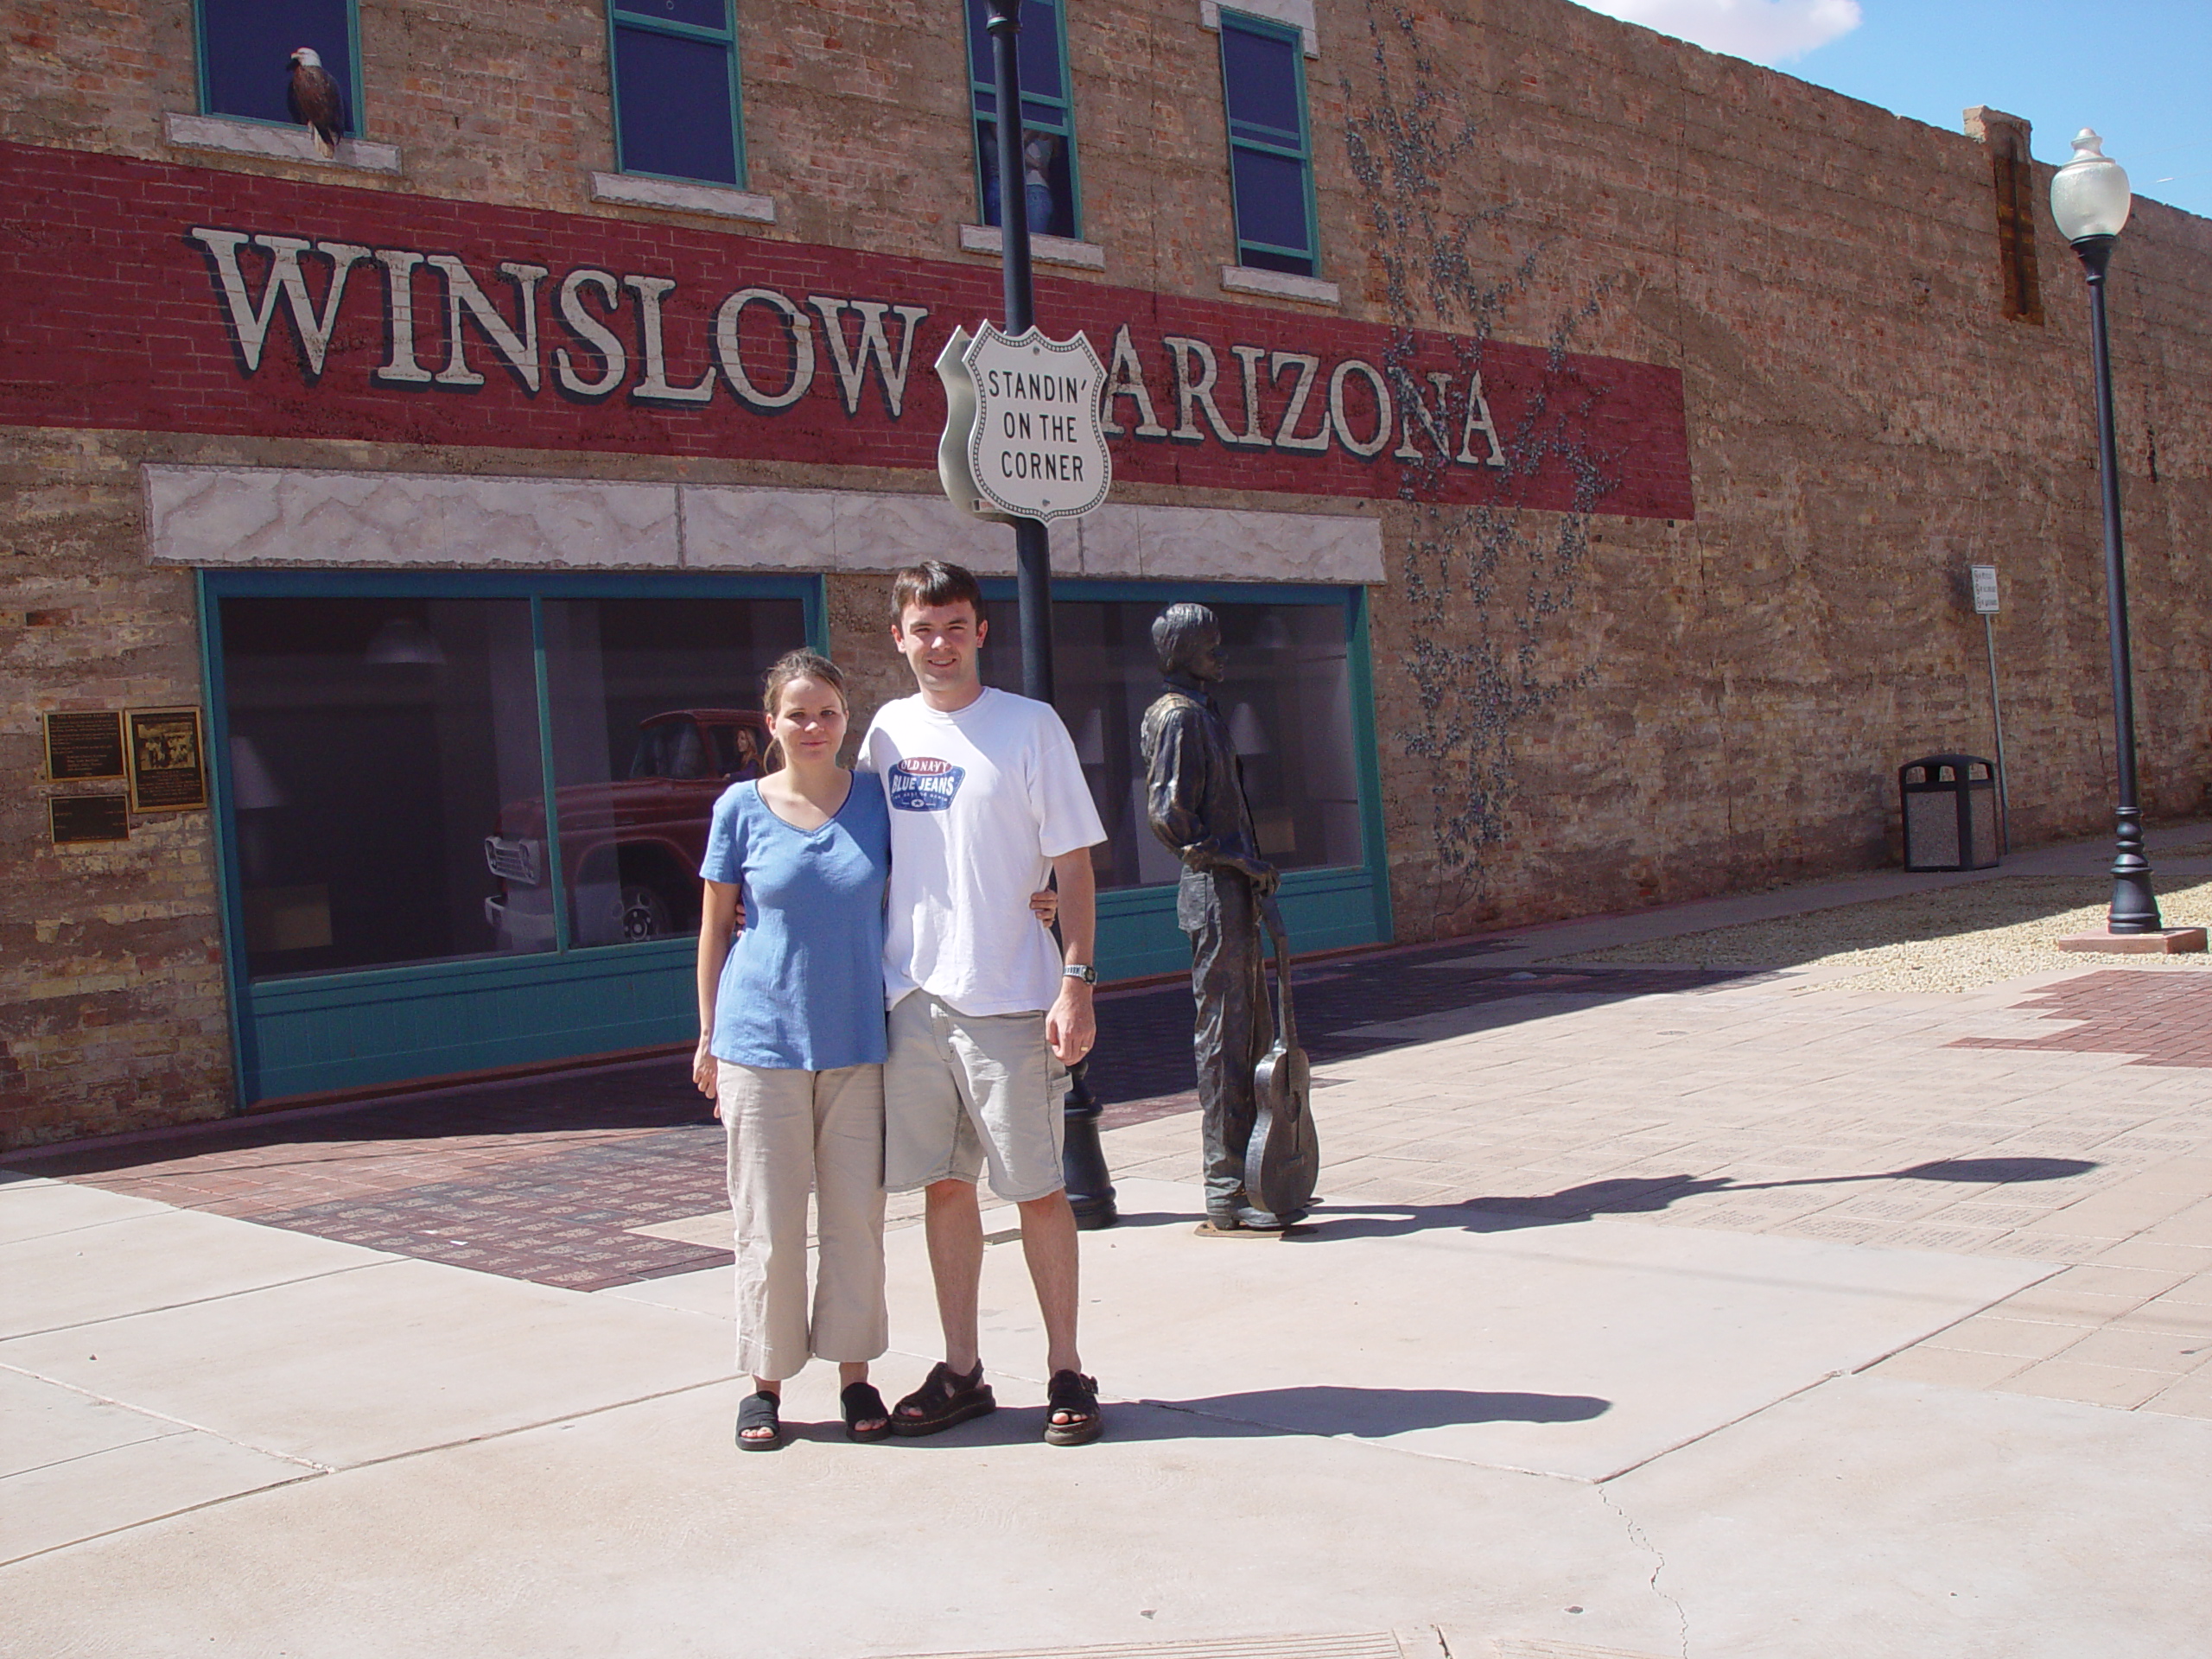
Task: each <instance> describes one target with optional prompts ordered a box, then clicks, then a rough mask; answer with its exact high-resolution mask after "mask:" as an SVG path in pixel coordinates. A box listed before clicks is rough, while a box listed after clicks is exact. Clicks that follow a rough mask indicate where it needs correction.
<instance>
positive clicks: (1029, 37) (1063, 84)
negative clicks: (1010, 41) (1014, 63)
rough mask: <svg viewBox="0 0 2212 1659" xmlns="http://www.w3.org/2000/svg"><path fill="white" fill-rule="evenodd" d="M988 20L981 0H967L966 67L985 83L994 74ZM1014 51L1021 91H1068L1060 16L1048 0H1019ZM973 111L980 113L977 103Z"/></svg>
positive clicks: (1057, 93)
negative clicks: (1018, 67)
mask: <svg viewBox="0 0 2212 1659" xmlns="http://www.w3.org/2000/svg"><path fill="white" fill-rule="evenodd" d="M990 20H991V9H990V7H989V6H988V5H987V4H986V3H985V0H968V67H969V73H972V74H973V75H974V77H975V78H976V80H977V81H978V82H980V83H981V84H982V85H983V86H989V85H991V84H992V82H994V81H995V79H997V78H998V71H997V69H996V67H995V64H996V60H995V59H994V58H993V57H992V55H991V33H990ZM1017 52H1018V54H1019V58H1020V76H1021V90H1022V91H1023V92H1036V93H1042V94H1043V95H1044V96H1045V97H1046V98H1058V99H1065V97H1066V96H1067V95H1068V88H1067V74H1066V72H1065V70H1064V69H1063V68H1062V67H1061V64H1060V20H1059V19H1058V17H1057V16H1055V15H1054V9H1053V7H1052V5H1051V4H1050V3H1048V0H1023V4H1022V8H1021V33H1020V35H1019V36H1018V37H1017ZM977 113H978V114H981V113H982V109H981V107H980V106H979V107H978V109H977Z"/></svg>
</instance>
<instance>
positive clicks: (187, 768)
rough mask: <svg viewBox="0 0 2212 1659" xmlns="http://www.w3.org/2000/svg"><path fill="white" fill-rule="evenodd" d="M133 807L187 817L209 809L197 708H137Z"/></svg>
mask: <svg viewBox="0 0 2212 1659" xmlns="http://www.w3.org/2000/svg"><path fill="white" fill-rule="evenodd" d="M128 718H129V721H130V807H131V810H133V811H135V812H188V811H190V810H193V809H194V807H201V806H205V805H207V753H206V750H205V748H204V747H203V746H202V745H201V743H200V711H199V710H198V709H132V710H131V711H130V715H129V716H128Z"/></svg>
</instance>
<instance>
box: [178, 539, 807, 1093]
mask: <svg viewBox="0 0 2212 1659" xmlns="http://www.w3.org/2000/svg"><path fill="white" fill-rule="evenodd" d="M194 575H195V578H196V593H197V600H198V607H199V613H200V673H201V683H203V684H204V685H205V686H206V687H207V755H208V761H209V766H208V772H209V784H210V791H209V801H208V804H209V807H210V809H211V810H212V813H213V820H214V825H213V827H214V831H215V833H214V836H213V840H214V853H215V869H216V879H217V884H218V891H219V894H220V902H219V922H220V925H221V931H222V937H223V974H224V981H225V988H226V991H227V993H228V995H227V1001H228V1003H229V1007H230V1034H231V1052H232V1066H233V1070H232V1075H233V1077H234V1078H235V1080H236V1090H237V1100H238V1105H239V1106H240V1107H241V1108H244V1107H247V1106H251V1105H252V1104H254V1103H256V1102H257V1101H261V1100H264V1099H270V1098H275V1097H289V1096H297V1095H309V1094H317V1093H322V1092H327V1091H329V1090H347V1089H360V1088H367V1087H372V1086H374V1085H377V1084H387V1083H399V1082H404V1081H408V1080H410V1079H413V1078H416V1077H437V1076H447V1075H451V1074H454V1073H461V1072H467V1071H481V1070H486V1069H493V1068H498V1067H502V1066H512V1065H526V1064H532V1063H535V1062H537V1061H541V1060H546V1059H560V1058H581V1057H582V1056H584V1055H588V1054H594V1053H604V1052H609V1051H613V1050H620V1049H624V1048H636V1047H650V1046H657V1045H660V1044H666V1043H676V1042H688V1041H690V1040H691V1039H692V1038H693V1037H694V1036H695V1035H696V1029H697V1010H696V1003H695V1001H694V1000H693V996H694V993H693V964H694V963H695V961H696V956H697V950H698V946H697V943H696V940H694V939H691V938H676V939H666V940H651V941H645V942H640V943H638V944H600V945H580V944H575V943H573V942H572V941H571V940H570V938H569V931H568V922H567V906H566V905H565V903H563V902H562V897H563V895H562V893H561V889H560V887H559V885H558V884H559V883H560V881H561V862H560V840H559V834H560V830H559V814H558V812H557V810H556V811H554V812H552V813H549V815H548V828H547V842H548V849H547V851H548V863H549V864H550V871H549V876H550V879H551V880H553V881H554V882H555V883H556V887H555V890H554V899H555V902H554V906H553V911H554V915H555V918H556V925H557V927H558V935H557V938H556V945H555V948H554V949H553V950H544V951H532V952H530V953H528V954H526V955H517V956H489V957H455V958H453V959H451V960H448V961H440V962H431V963H410V964H407V965H405V966H402V967H394V968H364V969H340V970H338V971H336V972H333V973H328V974H315V975H302V976H296V977H285V978H281V979H274V980H264V981H260V982H255V981H253V980H251V979H250V978H249V977H248V976H247V974H246V971H245V967H246V955H245V950H246V946H245V938H246V934H245V897H244V893H243V888H242V884H241V882H240V880H239V871H238V868H237V860H236V849H237V846H238V819H237V814H236V808H235V805H234V804H233V800H232V795H233V779H232V776H231V765H230V753H231V750H230V718H229V710H230V704H229V697H228V695H227V690H226V684H225V681H224V673H223V639H222V613H221V608H220V607H221V601H223V600H226V599H247V598H251V599H264V598H311V599H384V598H402V599H526V600H528V601H530V602H531V636H532V639H533V642H534V646H535V649H534V652H533V654H534V657H535V661H536V672H537V719H538V746H539V760H540V766H541V768H542V772H543V788H544V791H545V797H544V798H545V799H546V800H547V801H548V802H549V803H552V802H555V801H556V800H557V794H556V780H555V779H554V776H553V745H552V741H551V734H550V722H551V709H550V702H549V700H548V698H547V696H546V653H545V645H544V630H543V618H542V609H543V603H544V602H545V601H549V600H564V599H684V598H702V599H781V600H791V599H796V600H798V601H799V602H800V606H801V616H802V619H803V620H802V626H803V627H804V632H805V635H806V639H807V642H808V644H809V645H811V646H812V647H813V648H814V649H815V650H817V651H823V652H826V651H827V650H828V648H829V607H828V602H827V594H826V591H825V586H824V583H823V578H822V577H820V576H818V575H796V576H768V575H759V576H756V575H683V574H675V573H671V574H666V575H648V576H637V575H618V574H605V575H600V574H588V573H576V574H570V573H566V572H550V571H549V572H543V573H539V572H532V571H499V572H484V573H480V574H479V573H471V572H458V571H429V570H426V571H416V572H400V571H393V572H382V571H378V572H370V571H329V570H205V569H203V570H199V571H197V572H195V573H194ZM441 1000H445V1001H448V1003H451V1004H453V1005H454V1006H461V1007H477V1008H482V1009H485V1010H487V1011H491V1012H490V1013H489V1015H488V1018H489V1024H488V1025H486V1026H484V1027H483V1028H481V1029H479V1028H477V1026H476V1025H474V1024H472V1023H471V1022H469V1021H467V1020H462V1021H457V1022H454V1023H458V1024H461V1025H464V1026H468V1027H469V1034H468V1035H467V1037H466V1038H465V1039H462V1040H461V1041H459V1042H457V1043H454V1044H450V1045H448V1046H446V1047H444V1048H441V1049H437V1050H435V1052H437V1053H438V1054H440V1055H441V1056H442V1057H444V1058H439V1059H436V1060H434V1061H430V1062H428V1067H429V1069H425V1062H423V1060H422V1059H420V1058H416V1057H418V1056H420V1055H422V1054H423V1053H426V1052H433V1051H431V1050H429V1049H427V1048H419V1047H418V1048H417V1049H415V1050H406V1049H395V1048H393V1047H391V1040H392V1039H391V1033H393V1032H395V1031H409V1032H411V1031H412V1030H413V1029H415V1028H416V1027H417V1026H418V1025H419V1024H421V1023H423V1018H424V1016H425V1015H426V1014H429V1013H432V1012H435V1005H436V1004H437V1003H438V1002H439V1001H441ZM518 1008H526V1009H528V1010H529V1011H530V1013H531V1014H533V1015H536V1016H538V1019H537V1025H538V1028H537V1029H502V1028H499V1025H498V1019H499V1012H500V1011H512V1010H515V1009H518ZM594 1022H595V1023H594ZM609 1033H611V1035H610V1034H609ZM380 1045H381V1046H380Z"/></svg>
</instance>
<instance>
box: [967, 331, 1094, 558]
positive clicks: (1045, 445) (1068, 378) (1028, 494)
mask: <svg viewBox="0 0 2212 1659" xmlns="http://www.w3.org/2000/svg"><path fill="white" fill-rule="evenodd" d="M937 372H938V378H941V379H942V380H943V381H944V392H945V398H944V401H945V426H944V437H943V438H942V439H941V440H940V441H939V442H938V476H939V477H940V478H941V479H942V480H944V493H945V494H946V495H947V496H948V497H949V498H950V499H951V500H952V502H953V503H954V505H957V506H958V507H960V508H961V509H962V510H963V512H969V513H970V514H972V515H974V516H975V517H976V518H991V519H996V520H999V521H1001V522H1011V521H1012V520H1014V519H1015V518H1042V519H1051V518H1078V517H1080V516H1081V515H1082V514H1084V513H1086V512H1090V510H1091V509H1092V508H1094V507H1096V506H1097V505H1099V503H1101V502H1102V501H1103V500H1105V499H1106V493H1107V491H1108V490H1109V488H1111V487H1112V485H1113V482H1114V458H1113V454H1112V452H1111V451H1109V449H1108V448H1106V433H1105V429H1104V422H1103V417H1102V416H1101V415H1100V412H1099V394H1100V393H1101V392H1102V391H1103V390H1104V387H1105V383H1106V367H1105V365H1104V364H1103V363H1101V362H1100V361H1099V360H1098V353H1096V351H1094V350H1092V349H1091V345H1090V340H1088V339H1086V338H1085V337H1084V335H1082V334H1077V335H1076V336H1075V337H1074V338H1073V339H1071V340H1049V339H1047V338H1046V336H1045V334H1043V333H1042V332H1041V331H1040V330H1039V329H1036V328H1031V329H1029V330H1027V332H1025V333H1023V334H1017V335H1014V336H1011V337H1009V336H1007V335H1006V334H1001V333H1000V332H999V330H998V329H997V328H996V327H993V326H992V325H991V324H989V323H988V322H987V323H985V324H984V325H983V326H982V328H981V329H980V330H978V331H977V332H976V334H974V335H972V336H971V335H969V334H968V333H967V331H966V330H964V329H955V330H954V331H953V335H952V338H951V340H950V341H949V342H947V344H946V346H945V348H944V351H943V352H942V353H939V354H938V360H937Z"/></svg>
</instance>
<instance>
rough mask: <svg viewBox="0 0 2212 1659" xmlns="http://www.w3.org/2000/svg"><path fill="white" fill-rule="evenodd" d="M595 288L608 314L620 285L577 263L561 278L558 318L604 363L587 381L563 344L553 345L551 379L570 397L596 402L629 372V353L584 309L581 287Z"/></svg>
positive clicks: (616, 301)
mask: <svg viewBox="0 0 2212 1659" xmlns="http://www.w3.org/2000/svg"><path fill="white" fill-rule="evenodd" d="M587 288H595V289H598V290H599V296H600V300H601V303H603V304H604V305H605V306H606V307H607V310H608V311H609V312H610V313H611V312H613V310H615V309H616V308H618V307H620V305H621V303H622V285H621V283H618V282H616V281H615V280H614V273H613V272H612V271H607V270H592V269H591V267H589V266H588V265H580V266H578V267H577V268H576V269H575V270H572V271H570V272H569V274H568V275H567V276H566V277H563V278H562V279H561V321H563V323H564V324H566V325H567V326H568V327H569V332H571V333H572V334H575V337H576V338H577V339H578V340H582V341H583V343H584V344H585V345H587V346H590V347H591V349H592V350H593V351H594V353H597V355H598V357H599V360H600V362H601V365H603V366H602V368H601V372H600V376H599V378H598V379H596V380H587V379H585V378H583V376H582V375H581V374H578V373H577V372H576V368H575V359H574V358H572V357H571V356H570V355H569V348H568V347H567V346H555V347H554V348H553V378H554V380H555V382H556V384H557V385H559V386H560V388H561V390H562V391H565V392H567V393H568V394H569V396H570V397H582V398H585V399H587V400H588V401H593V402H596V401H597V400H598V399H600V398H601V397H606V396H607V394H608V393H609V392H611V391H613V390H614V388H615V387H617V386H619V385H621V384H622V378H623V376H625V375H626V374H627V373H629V372H630V354H629V353H627V352H626V351H625V350H624V349H623V348H622V336H621V335H620V334H616V333H615V332H614V331H613V329H612V328H610V327H607V325H606V324H605V323H603V322H601V321H600V320H599V319H598V318H597V317H594V315H592V314H591V313H590V312H588V311H587V310H585V309H584V299H583V290H584V289H587Z"/></svg>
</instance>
